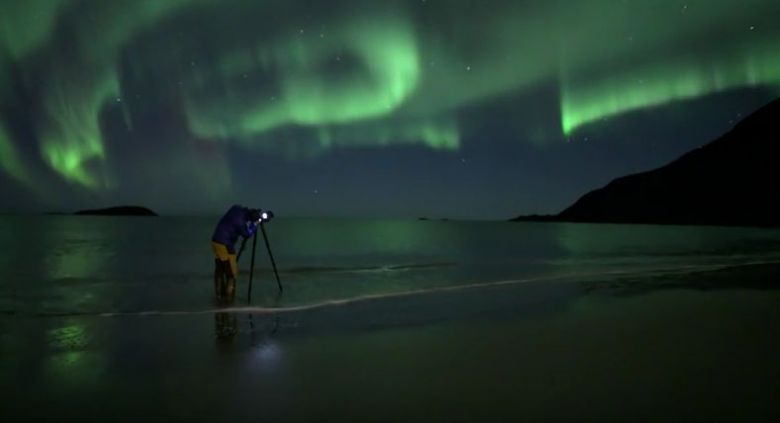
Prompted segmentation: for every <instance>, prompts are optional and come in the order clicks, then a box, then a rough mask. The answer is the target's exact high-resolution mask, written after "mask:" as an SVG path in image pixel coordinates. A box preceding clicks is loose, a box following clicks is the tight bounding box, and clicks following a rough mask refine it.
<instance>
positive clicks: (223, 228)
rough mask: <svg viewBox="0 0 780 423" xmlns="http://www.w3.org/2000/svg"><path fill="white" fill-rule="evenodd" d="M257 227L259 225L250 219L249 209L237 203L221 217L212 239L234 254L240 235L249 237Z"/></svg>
mask: <svg viewBox="0 0 780 423" xmlns="http://www.w3.org/2000/svg"><path fill="white" fill-rule="evenodd" d="M256 229H257V226H256V225H255V224H254V222H251V221H250V218H249V209H248V208H246V207H243V206H240V205H238V204H236V205H234V206H233V207H231V208H230V210H228V211H227V213H225V215H224V216H222V219H219V223H217V227H216V229H214V235H212V236H211V240H212V241H214V242H218V243H220V244H222V245H224V246H226V247H227V249H228V252H229V253H230V254H234V253H235V249H234V248H233V246H234V245H235V243H236V241H238V237H239V236H242V237H244V238H249V237H251V236H252V235H253V234H254V233H255V230H256Z"/></svg>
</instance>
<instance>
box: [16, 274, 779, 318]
mask: <svg viewBox="0 0 780 423" xmlns="http://www.w3.org/2000/svg"><path fill="white" fill-rule="evenodd" d="M767 264H780V260H769V261H768V260H759V261H750V262H743V263H723V264H701V265H699V264H694V265H677V266H674V267H654V268H651V269H642V270H639V271H638V270H637V269H603V270H600V271H594V272H567V273H557V274H553V275H543V276H536V277H529V278H522V279H504V280H498V281H492V282H477V283H470V284H464V285H453V286H440V287H433V288H422V289H413V290H409V291H399V292H385V293H378V294H367V295H360V296H355V297H349V298H336V299H327V300H323V301H318V302H314V303H308V304H300V305H290V306H278V307H262V306H244V307H215V308H206V309H202V310H143V311H112V312H48V313H47V312H33V313H24V312H8V311H6V312H2V314H7V315H30V316H39V317H55V316H86V317H89V316H93V317H121V316H183V315H198V314H215V313H251V314H279V313H295V312H302V311H309V310H316V309H321V308H326V307H342V306H348V305H352V304H356V303H362V302H367V301H377V300H384V299H393V298H403V297H412V296H419V295H431V294H437V293H444V292H457V291H465V290H471V289H484V288H491V287H501V286H510V285H521V284H527V283H537V282H556V281H558V282H563V281H570V282H576V281H582V280H583V279H589V278H596V277H620V276H640V277H642V276H644V277H646V276H673V275H680V274H691V273H703V272H711V271H718V270H725V269H730V268H738V267H747V266H757V265H767Z"/></svg>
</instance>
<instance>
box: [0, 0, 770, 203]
mask: <svg viewBox="0 0 780 423" xmlns="http://www.w3.org/2000/svg"><path fill="white" fill-rule="evenodd" d="M778 20H780V2H777V1H774V0H743V1H736V0H723V1H721V0H711V1H704V0H700V1H682V0H644V1H640V0H633V1H632V0H577V1H565V0H554V1H491V2H478V1H465V0H460V1H436V0H414V1H412V0H409V1H371V2H360V1H354V0H336V1H327V2H322V1H260V0H258V1H248V0H223V1H210V0H166V1H156V0H112V1H102V0H34V1H30V0H25V1H22V0H2V1H0V154H1V156H0V170H1V171H2V172H0V173H1V174H2V175H0V195H2V198H3V200H2V206H1V207H0V209H3V210H62V209H68V208H86V207H94V206H101V205H106V204H115V203H137V204H144V205H148V206H150V207H152V208H155V209H157V210H160V211H162V212H164V213H165V212H168V213H187V212H192V213H218V212H220V211H222V208H223V207H224V206H225V204H226V203H233V202H242V203H252V204H255V205H257V206H262V207H272V208H274V209H276V210H277V211H279V212H281V213H283V214H288V215H382V216H394V215H406V216H417V215H433V216H435V215H438V216H450V217H477V218H483V217H493V218H497V217H508V216H512V215H515V214H518V213H532V212H541V213H551V212H557V211H559V210H560V209H561V208H562V207H564V206H565V205H567V204H568V203H570V202H571V201H573V200H574V199H575V198H576V196H578V195H580V194H582V193H583V192H584V191H585V190H588V189H591V188H594V187H596V186H598V185H600V184H603V183H605V182H606V181H608V180H610V179H612V178H614V177H617V176H622V175H623V174H625V173H628V172H636V171H641V170H646V169H647V168H650V167H654V166H658V165H661V164H663V163H665V162H666V161H669V160H671V159H673V158H675V157H676V156H678V155H679V154H681V153H683V152H685V151H687V150H688V149H690V148H693V147H695V146H697V145H700V144H701V143H703V142H706V141H709V140H711V139H712V138H713V137H715V136H717V135H719V134H720V133H722V132H723V131H725V130H728V128H729V127H730V126H731V125H733V123H734V122H735V121H737V120H739V118H740V116H744V115H746V114H748V113H750V112H751V111H752V110H754V109H755V108H757V107H759V106H761V105H762V104H763V103H765V102H766V101H768V100H770V99H772V98H774V97H775V96H777V95H779V94H780V47H778V46H780V25H778V24H777V21H778Z"/></svg>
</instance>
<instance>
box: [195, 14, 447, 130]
mask: <svg viewBox="0 0 780 423" xmlns="http://www.w3.org/2000/svg"><path fill="white" fill-rule="evenodd" d="M379 46H381V48H379ZM341 55H345V57H346V55H350V56H351V57H354V58H356V59H357V60H358V61H359V65H360V66H359V68H358V69H350V70H347V71H345V72H347V73H348V76H344V75H340V76H338V77H335V76H333V75H331V74H329V73H328V72H325V71H324V69H323V68H324V66H325V64H326V62H328V61H340V60H341ZM269 56H272V62H273V63H274V64H275V66H276V67H277V69H278V74H279V75H280V79H279V80H278V81H275V82H276V87H275V88H276V89H277V90H278V95H273V96H271V95H265V96H260V95H258V96H256V97H254V98H252V99H251V100H247V99H246V98H245V97H241V96H235V95H233V94H232V93H235V92H236V91H239V90H240V87H231V85H236V84H237V83H238V82H237V80H239V81H240V76H239V75H241V74H245V73H246V72H252V71H253V70H258V69H257V68H263V67H265V66H267V65H268V57H269ZM345 60H346V59H345ZM419 61H420V59H419V53H418V50H417V46H416V37H415V34H414V32H413V30H412V28H411V27H410V26H409V23H408V22H406V21H405V20H402V19H381V20H376V21H374V20H370V19H365V20H352V21H349V20H348V21H345V22H343V23H341V24H340V25H339V26H338V30H335V31H330V32H328V33H327V35H326V34H324V33H322V34H312V35H307V34H305V33H304V34H301V33H296V34H294V35H292V36H291V38H290V39H288V40H286V41H284V42H280V43H278V44H276V45H274V46H270V47H267V46H262V47H258V49H257V51H256V52H242V53H234V54H232V55H229V56H228V57H227V58H226V59H225V60H223V61H222V63H221V64H220V65H219V66H218V68H219V69H220V70H221V72H222V74H221V75H220V76H221V78H222V79H223V81H224V83H225V84H227V85H228V88H227V89H226V90H225V92H223V93H217V94H216V95H217V96H223V97H221V98H218V99H214V98H213V96H214V93H211V92H210V93H209V95H210V96H212V101H203V100H202V99H201V98H200V97H203V94H202V93H199V92H198V87H197V85H200V84H197V85H196V86H192V87H190V89H189V91H187V92H186V94H185V95H187V99H188V101H187V102H186V108H187V116H188V119H189V123H190V128H191V130H192V131H193V132H194V133H196V134H198V135H200V136H203V137H219V138H229V137H235V138H239V139H241V138H247V137H252V136H255V135H259V134H262V133H265V132H267V131H271V130H273V129H276V128H279V127H282V126H287V125H304V126H314V127H317V126H322V125H338V124H346V123H354V122H361V121H366V120H369V119H375V118H378V117H382V116H389V115H391V114H392V113H393V112H394V111H395V110H397V108H398V107H400V106H401V105H402V104H403V102H404V101H405V100H406V99H407V98H408V97H409V95H411V94H412V93H413V92H414V90H415V89H416V87H417V84H418V81H419V78H420V74H421V69H420V63H419ZM252 63H255V64H256V66H257V68H255V69H253V68H252V67H251V64H252ZM260 70H262V69H260ZM215 104H217V105H218V107H216V106H214V105H215ZM401 132H403V131H401ZM407 135H410V134H407ZM415 136H416V135H415ZM425 138H427V139H431V140H433V142H436V143H441V142H450V141H451V140H448V141H441V140H440V139H438V138H437V137H434V136H432V135H431V134H429V135H428V136H427V137H425Z"/></svg>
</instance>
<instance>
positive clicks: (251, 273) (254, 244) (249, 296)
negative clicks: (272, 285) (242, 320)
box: [236, 222, 284, 303]
mask: <svg viewBox="0 0 780 423" xmlns="http://www.w3.org/2000/svg"><path fill="white" fill-rule="evenodd" d="M259 225H260V232H262V233H263V241H265V248H266V250H268V257H269V258H270V259H271V266H272V267H273V269H274V275H275V276H276V286H278V287H279V293H280V294H281V293H282V292H284V288H282V281H280V280H279V272H278V271H277V270H276V261H275V260H274V254H273V253H272V252H271V244H270V243H269V242H268V235H267V234H266V233H265V225H263V222H260V224H259ZM246 241H247V238H244V241H243V242H242V243H241V249H240V250H239V251H238V256H237V257H236V261H238V259H240V258H241V253H242V252H243V251H244V246H245V245H246ZM256 247H257V231H255V234H254V236H253V237H252V261H251V265H250V270H249V289H248V290H247V294H246V296H247V302H248V303H252V279H253V276H254V273H255V250H256Z"/></svg>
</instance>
